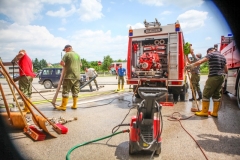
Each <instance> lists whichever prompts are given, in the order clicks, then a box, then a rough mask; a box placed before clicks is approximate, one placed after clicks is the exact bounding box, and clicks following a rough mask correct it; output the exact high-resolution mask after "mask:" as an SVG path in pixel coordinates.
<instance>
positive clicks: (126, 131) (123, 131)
mask: <svg viewBox="0 0 240 160" xmlns="http://www.w3.org/2000/svg"><path fill="white" fill-rule="evenodd" d="M129 132H130V130H129V129H126V130H122V131H119V132H116V133H113V134H110V135H108V136H105V137H102V138H98V139H95V140H92V141H88V142H84V143H81V144H78V145H76V146H74V147H72V148H71V149H70V150H69V151H68V152H67V155H66V160H70V158H69V156H70V154H71V152H72V151H73V150H74V149H76V148H78V147H82V146H85V145H87V144H90V143H93V142H97V141H100V140H103V139H106V138H110V137H112V136H116V135H118V134H120V133H129Z"/></svg>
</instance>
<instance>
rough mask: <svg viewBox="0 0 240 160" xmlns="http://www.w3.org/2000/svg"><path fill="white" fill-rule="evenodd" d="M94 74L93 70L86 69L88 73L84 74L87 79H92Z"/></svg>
mask: <svg viewBox="0 0 240 160" xmlns="http://www.w3.org/2000/svg"><path fill="white" fill-rule="evenodd" d="M95 75H96V74H95V69H94V68H88V71H87V72H86V76H87V77H94V76H95Z"/></svg>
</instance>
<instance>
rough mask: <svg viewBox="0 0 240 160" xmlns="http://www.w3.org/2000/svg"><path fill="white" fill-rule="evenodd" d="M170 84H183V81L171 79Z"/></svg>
mask: <svg viewBox="0 0 240 160" xmlns="http://www.w3.org/2000/svg"><path fill="white" fill-rule="evenodd" d="M168 85H182V81H169V84H168Z"/></svg>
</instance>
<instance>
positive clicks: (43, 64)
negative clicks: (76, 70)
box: [32, 55, 126, 72]
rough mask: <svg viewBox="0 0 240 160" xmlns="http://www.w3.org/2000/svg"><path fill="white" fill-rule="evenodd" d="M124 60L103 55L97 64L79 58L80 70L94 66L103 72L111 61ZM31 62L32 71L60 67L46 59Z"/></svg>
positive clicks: (107, 69)
mask: <svg viewBox="0 0 240 160" xmlns="http://www.w3.org/2000/svg"><path fill="white" fill-rule="evenodd" d="M124 61H126V60H121V59H118V60H115V61H114V60H113V59H112V58H111V57H110V56H109V55H107V56H104V58H103V61H102V62H101V65H98V61H87V60H86V59H84V58H83V59H81V62H82V67H81V70H82V71H83V70H85V67H87V68H94V69H95V70H96V71H97V72H105V71H109V67H110V66H111V63H113V62H124ZM32 63H33V70H34V72H38V71H40V70H42V69H43V68H61V67H62V66H61V65H60V64H59V63H55V64H48V63H47V61H46V60H44V59H42V60H38V58H36V59H35V60H32Z"/></svg>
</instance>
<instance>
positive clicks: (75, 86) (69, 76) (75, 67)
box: [56, 45, 82, 111]
mask: <svg viewBox="0 0 240 160" xmlns="http://www.w3.org/2000/svg"><path fill="white" fill-rule="evenodd" d="M63 51H65V52H66V54H65V55H64V56H63V58H62V61H61V62H60V65H62V66H63V67H64V70H65V71H64V77H63V84H62V85H63V89H62V104H61V106H59V107H56V108H57V109H58V110H63V111H65V110H66V108H67V103H68V97H69V92H70V91H71V92H72V97H73V106H72V107H71V108H72V109H77V100H78V93H79V92H80V68H81V66H82V63H81V59H80V56H79V55H78V54H77V53H76V52H74V51H73V50H72V46H71V45H66V46H65V47H64V49H63Z"/></svg>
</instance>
